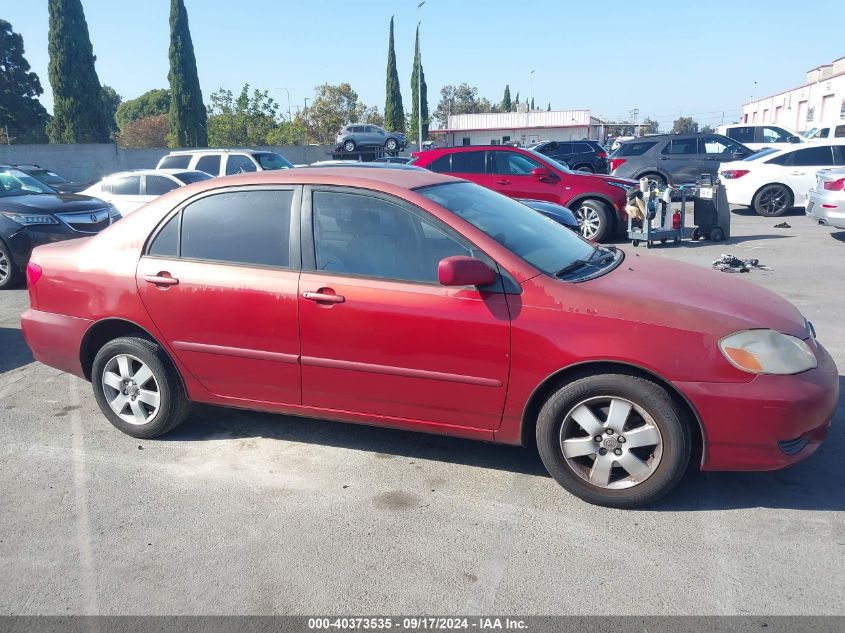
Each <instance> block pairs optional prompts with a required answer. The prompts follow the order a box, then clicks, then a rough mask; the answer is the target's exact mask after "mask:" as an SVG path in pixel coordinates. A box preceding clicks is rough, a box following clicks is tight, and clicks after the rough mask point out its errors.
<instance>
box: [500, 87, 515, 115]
mask: <svg viewBox="0 0 845 633" xmlns="http://www.w3.org/2000/svg"><path fill="white" fill-rule="evenodd" d="M512 109H513V103H511V85H510V84H505V94H504V96H503V97H502V112H510V111H511V110H512Z"/></svg>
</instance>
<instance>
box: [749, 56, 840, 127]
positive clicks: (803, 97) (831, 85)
mask: <svg viewBox="0 0 845 633" xmlns="http://www.w3.org/2000/svg"><path fill="white" fill-rule="evenodd" d="M741 120H742V123H748V124H754V123H757V124H762V123H777V124H780V125H783V126H785V127H788V128H792V129H793V130H796V131H798V132H804V131H806V130H810V129H812V128H820V127H823V126H829V125H833V124H835V123H839V122H840V121H845V57H840V58H839V59H837V60H836V61H834V62H833V63H832V64H825V65H824V66H819V67H818V68H813V69H812V70H810V71H808V72H807V77H806V81H805V82H804V83H803V84H801V85H800V86H798V87H796V88H791V89H790V90H785V91H783V92H779V93H778V94H776V95H772V96H769V97H765V98H763V99H757V100H755V101H752V102H750V103H747V104H745V105H744V106H742V119H741Z"/></svg>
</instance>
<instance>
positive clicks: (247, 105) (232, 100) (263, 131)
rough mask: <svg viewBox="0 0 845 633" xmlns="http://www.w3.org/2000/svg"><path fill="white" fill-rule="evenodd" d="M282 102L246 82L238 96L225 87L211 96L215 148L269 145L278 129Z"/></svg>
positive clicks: (210, 118) (211, 140)
mask: <svg viewBox="0 0 845 633" xmlns="http://www.w3.org/2000/svg"><path fill="white" fill-rule="evenodd" d="M278 110H279V104H278V103H276V101H275V100H274V99H273V98H272V97H270V96H269V94H268V93H267V91H266V90H264V91H261V90H253V91H252V93H251V94H250V91H249V84H244V86H243V88H241V92H240V94H239V95H238V96H237V97H235V95H234V93H232V91H231V90H224V89H223V88H221V89H220V90H218V91H217V92H214V93H212V95H211V106H209V108H208V142H209V144H210V145H211V146H212V147H226V146H230V147H231V146H236V145H266V144H267V142H268V141H267V139H268V137H269V135H270V133H271V132H273V131H274V130H275V129H276V127H277V126H276V114H277V112H278Z"/></svg>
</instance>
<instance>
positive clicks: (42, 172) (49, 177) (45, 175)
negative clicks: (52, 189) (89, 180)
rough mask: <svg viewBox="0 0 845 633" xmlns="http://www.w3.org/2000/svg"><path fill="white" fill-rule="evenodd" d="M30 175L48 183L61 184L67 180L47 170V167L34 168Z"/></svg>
mask: <svg viewBox="0 0 845 633" xmlns="http://www.w3.org/2000/svg"><path fill="white" fill-rule="evenodd" d="M30 175H31V176H34V177H35V178H38V180H40V181H41V182H46V183H47V184H48V185H61V184H63V183H66V182H67V180H65V179H64V178H62V177H61V176H59V174H54V173H53V172H52V171H47V170H46V169H38V170H33V171H31V172H30Z"/></svg>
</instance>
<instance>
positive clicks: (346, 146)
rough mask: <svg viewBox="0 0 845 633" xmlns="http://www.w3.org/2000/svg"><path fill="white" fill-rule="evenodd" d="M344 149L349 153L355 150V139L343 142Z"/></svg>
mask: <svg viewBox="0 0 845 633" xmlns="http://www.w3.org/2000/svg"><path fill="white" fill-rule="evenodd" d="M343 151H344V152H346V153H347V154H348V153H350V152H354V151H355V141H352V140H349V141H344V142H343Z"/></svg>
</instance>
